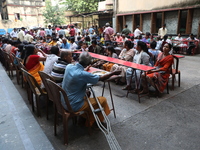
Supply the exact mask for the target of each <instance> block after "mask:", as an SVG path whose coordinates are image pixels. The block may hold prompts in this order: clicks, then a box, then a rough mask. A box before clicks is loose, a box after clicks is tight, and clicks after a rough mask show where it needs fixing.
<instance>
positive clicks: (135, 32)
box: [133, 25, 143, 38]
mask: <svg viewBox="0 0 200 150" xmlns="http://www.w3.org/2000/svg"><path fill="white" fill-rule="evenodd" d="M139 28H140V26H139V25H137V28H136V29H135V31H134V33H133V34H134V38H137V37H139V36H140V35H141V34H143V33H142V31H140V29H139Z"/></svg>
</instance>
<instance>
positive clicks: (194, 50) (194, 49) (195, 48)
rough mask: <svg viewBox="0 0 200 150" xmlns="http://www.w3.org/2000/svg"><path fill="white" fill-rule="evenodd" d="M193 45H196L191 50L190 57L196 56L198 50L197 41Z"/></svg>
mask: <svg viewBox="0 0 200 150" xmlns="http://www.w3.org/2000/svg"><path fill="white" fill-rule="evenodd" d="M194 44H195V45H196V46H195V47H194V48H193V49H192V51H191V52H192V55H194V54H196V50H197V48H198V45H199V41H195V42H194Z"/></svg>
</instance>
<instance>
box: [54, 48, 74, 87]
mask: <svg viewBox="0 0 200 150" xmlns="http://www.w3.org/2000/svg"><path fill="white" fill-rule="evenodd" d="M71 62H72V53H71V52H70V51H62V52H61V54H60V58H58V60H57V61H56V62H55V63H54V65H53V69H52V72H51V76H52V77H53V78H54V80H55V82H56V83H57V84H58V85H62V81H63V76H64V73H65V68H66V66H67V65H68V64H70V63H71Z"/></svg>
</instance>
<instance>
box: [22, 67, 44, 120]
mask: <svg viewBox="0 0 200 150" xmlns="http://www.w3.org/2000/svg"><path fill="white" fill-rule="evenodd" d="M21 70H22V71H23V73H24V76H25V78H26V80H27V82H28V84H29V86H30V89H31V92H32V94H34V95H35V100H36V108H37V116H38V117H41V112H40V100H41V97H44V98H46V96H47V93H46V92H44V91H43V90H42V89H41V88H40V86H39V84H38V83H37V81H36V80H35V78H34V77H33V76H32V75H31V74H30V73H28V72H27V71H26V70H24V69H23V68H21ZM31 104H32V111H33V112H34V101H33V98H32V97H31Z"/></svg>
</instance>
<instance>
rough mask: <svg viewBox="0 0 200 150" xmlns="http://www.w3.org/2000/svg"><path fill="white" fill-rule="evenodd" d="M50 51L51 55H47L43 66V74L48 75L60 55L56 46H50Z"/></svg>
mask: <svg viewBox="0 0 200 150" xmlns="http://www.w3.org/2000/svg"><path fill="white" fill-rule="evenodd" d="M50 51H51V54H50V55H47V59H46V62H45V66H44V72H45V73H46V74H48V75H51V71H52V69H53V65H54V63H55V62H56V61H57V60H58V58H59V54H60V51H59V48H58V47H57V46H52V47H51V49H50Z"/></svg>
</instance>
